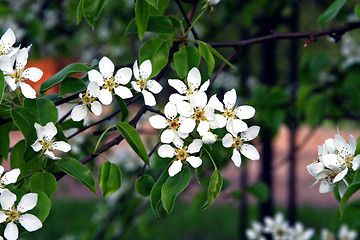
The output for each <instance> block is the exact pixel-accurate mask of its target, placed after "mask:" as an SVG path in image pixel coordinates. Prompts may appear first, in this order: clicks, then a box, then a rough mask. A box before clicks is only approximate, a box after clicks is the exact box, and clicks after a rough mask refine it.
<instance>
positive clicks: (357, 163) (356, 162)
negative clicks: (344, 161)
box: [352, 155, 360, 171]
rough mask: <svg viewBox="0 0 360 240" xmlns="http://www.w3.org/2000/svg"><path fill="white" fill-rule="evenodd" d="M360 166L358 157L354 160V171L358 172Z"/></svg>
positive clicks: (359, 156) (359, 157)
mask: <svg viewBox="0 0 360 240" xmlns="http://www.w3.org/2000/svg"><path fill="white" fill-rule="evenodd" d="M359 166H360V155H357V156H356V157H355V158H354V159H353V160H352V169H353V170H354V171H356V170H357V169H358V168H359Z"/></svg>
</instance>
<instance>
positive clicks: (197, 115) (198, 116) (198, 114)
mask: <svg viewBox="0 0 360 240" xmlns="http://www.w3.org/2000/svg"><path fill="white" fill-rule="evenodd" d="M191 118H192V119H195V120H196V121H197V122H200V121H201V120H205V121H207V118H206V117H205V111H204V110H201V109H200V108H199V107H195V108H194V114H193V115H192V116H191Z"/></svg>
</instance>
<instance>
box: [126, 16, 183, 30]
mask: <svg viewBox="0 0 360 240" xmlns="http://www.w3.org/2000/svg"><path fill="white" fill-rule="evenodd" d="M173 19H174V18H171V17H169V16H149V21H148V24H147V27H146V32H153V33H160V34H173V33H175V31H176V28H175V26H174V24H175V23H173ZM137 32H138V30H137V26H136V23H135V19H133V20H131V21H130V23H129V25H128V27H127V29H126V33H127V34H130V33H137Z"/></svg>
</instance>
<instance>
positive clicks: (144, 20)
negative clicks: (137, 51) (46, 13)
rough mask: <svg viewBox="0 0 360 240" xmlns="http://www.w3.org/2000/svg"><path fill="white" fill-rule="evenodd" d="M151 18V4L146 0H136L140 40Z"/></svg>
mask: <svg viewBox="0 0 360 240" xmlns="http://www.w3.org/2000/svg"><path fill="white" fill-rule="evenodd" d="M148 20H149V4H148V3H147V2H146V1H145V0H136V3H135V23H136V26H137V29H138V35H139V39H140V41H142V39H143V37H144V34H145V31H146V28H147V24H148Z"/></svg>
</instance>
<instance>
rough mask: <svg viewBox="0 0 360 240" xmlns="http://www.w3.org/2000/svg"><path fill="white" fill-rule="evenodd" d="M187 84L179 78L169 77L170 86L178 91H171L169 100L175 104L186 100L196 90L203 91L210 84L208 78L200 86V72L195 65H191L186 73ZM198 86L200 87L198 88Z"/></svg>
mask: <svg viewBox="0 0 360 240" xmlns="http://www.w3.org/2000/svg"><path fill="white" fill-rule="evenodd" d="M186 79H187V86H186V85H185V83H184V82H183V81H181V80H179V79H169V80H168V83H169V85H170V86H172V87H173V88H175V89H176V91H178V93H180V94H178V93H173V94H171V95H170V97H169V101H170V102H171V103H174V104H177V103H178V102H180V101H184V100H185V101H187V100H189V97H190V96H191V95H192V94H194V93H196V92H198V91H202V92H205V91H206V90H207V89H208V87H209V85H210V80H207V81H206V82H205V83H204V84H203V85H202V86H201V87H200V84H201V74H200V71H199V69H197V68H196V67H193V68H192V69H191V70H190V71H189V73H188V75H187V78H186ZM199 87H200V88H199Z"/></svg>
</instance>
